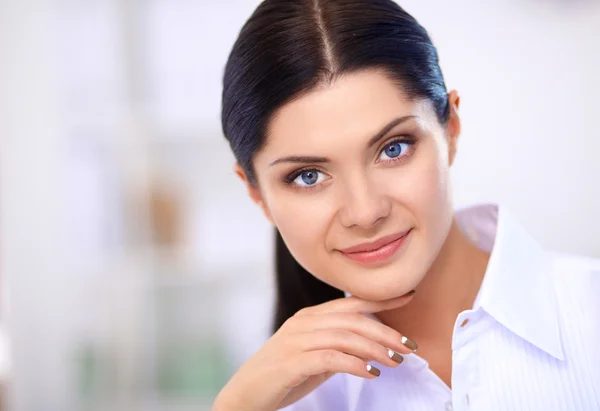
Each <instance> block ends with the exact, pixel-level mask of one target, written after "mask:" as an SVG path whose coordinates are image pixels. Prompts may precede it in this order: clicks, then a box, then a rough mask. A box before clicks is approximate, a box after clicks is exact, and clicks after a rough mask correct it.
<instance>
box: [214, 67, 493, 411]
mask: <svg viewBox="0 0 600 411" xmlns="http://www.w3.org/2000/svg"><path fill="white" fill-rule="evenodd" d="M448 96H449V101H450V105H451V111H450V119H449V121H448V123H447V124H446V125H442V124H440V123H439V121H438V119H437V117H436V115H435V112H434V111H433V107H432V105H431V104H430V103H429V102H428V101H427V100H423V99H414V100H411V99H408V98H407V97H406V96H405V95H404V94H403V92H402V89H401V88H400V87H399V86H398V85H397V84H396V83H395V82H393V81H392V80H391V79H389V78H388V77H387V76H386V75H385V73H384V72H382V71H377V70H371V71H363V72H358V73H353V74H348V75H344V76H341V77H339V78H338V79H336V80H335V81H334V82H333V83H332V84H326V85H322V86H321V87H319V88H317V89H315V90H313V91H311V92H309V93H307V94H304V95H302V96H301V97H299V98H297V99H295V100H294V101H292V102H290V103H288V104H286V105H285V106H283V107H282V108H281V109H280V110H278V111H277V112H276V113H275V115H274V116H273V118H272V119H271V121H270V124H269V127H268V129H267V143H266V144H265V145H264V147H263V148H262V149H261V150H260V151H259V152H257V153H256V155H255V158H254V170H255V175H256V177H257V183H256V184H251V183H250V182H249V181H248V179H247V178H246V176H245V174H244V172H243V170H242V169H241V168H240V167H239V166H236V172H237V174H238V175H239V176H240V178H241V179H242V180H243V181H244V182H245V184H246V187H247V189H248V193H249V195H250V197H251V198H252V199H253V200H254V201H255V202H256V203H257V204H258V205H259V206H260V207H261V209H262V210H263V212H264V214H265V216H266V218H267V219H269V221H270V222H271V223H272V224H273V225H275V226H276V227H277V228H278V230H279V232H280V233H281V235H282V237H283V239H284V241H285V243H286V245H287V246H288V248H289V250H290V251H291V253H292V254H293V255H294V257H295V258H296V260H297V261H298V262H299V263H300V264H301V265H302V266H303V267H304V268H306V269H307V270H308V271H309V272H310V273H311V274H313V275H314V276H315V277H317V278H319V279H321V280H322V281H324V282H326V283H328V284H330V285H332V286H334V287H336V288H338V289H341V290H344V291H347V292H349V293H350V294H352V295H353V297H352V298H346V299H342V300H336V301H333V302H330V303H327V304H324V305H322V306H318V307H315V308H314V310H315V311H313V312H310V315H308V316H306V317H303V315H304V314H303V313H300V317H303V320H304V321H307V320H306V319H307V318H310V321H309V322H310V325H308V324H307V323H306V322H305V323H303V325H302V326H299V325H298V321H297V318H296V317H297V316H294V317H293V318H292V319H291V321H289V323H290V324H291V325H289V324H288V323H286V324H284V327H282V328H283V331H281V330H280V331H281V332H278V333H276V334H275V335H274V336H273V337H272V338H271V339H270V340H269V342H267V344H265V347H263V348H262V349H261V350H260V351H259V353H257V355H256V356H255V357H253V358H252V359H251V360H250V361H249V362H248V364H249V365H247V366H244V367H242V369H241V370H240V371H238V373H237V374H236V375H235V376H234V378H232V381H230V383H229V384H228V386H226V387H225V389H224V390H223V392H222V394H220V396H219V398H220V401H218V402H217V404H220V406H221V408H217V409H223V410H225V409H234V408H235V407H240V406H241V404H242V403H244V404H248V402H249V403H253V400H257V399H258V398H260V397H259V395H262V398H263V400H262V403H260V404H259V405H257V407H256V408H252V406H247V405H245V407H246V408H245V409H256V410H258V409H277V408H278V407H280V406H282V405H286V404H289V403H292V402H294V401H295V400H297V399H298V398H300V397H302V396H303V395H306V394H307V393H308V392H310V391H311V390H312V389H314V388H315V387H316V386H318V385H319V384H320V383H322V382H323V381H324V380H325V379H326V378H328V377H329V376H331V375H333V373H335V372H349V373H352V374H355V375H361V376H363V377H365V378H372V376H371V375H370V374H368V373H366V374H365V372H364V368H363V369H362V370H361V369H360V368H361V367H364V365H365V364H366V361H370V358H371V357H373V359H375V358H377V359H378V360H379V361H380V363H382V364H384V365H386V366H394V365H396V364H394V363H390V361H387V362H386V359H385V358H383V359H381V356H382V355H384V354H385V353H386V347H387V348H392V349H394V350H396V351H399V352H402V353H406V352H410V350H408V351H407V350H406V347H403V346H402V345H401V344H400V345H399V344H397V342H398V340H399V338H400V337H401V336H402V335H409V336H410V338H411V339H412V340H415V341H416V342H418V344H419V355H420V356H421V357H423V358H424V359H425V360H427V361H428V362H429V364H430V368H431V369H432V370H433V371H434V372H435V373H436V374H437V375H438V376H439V377H440V378H441V379H442V381H444V382H445V383H446V384H447V385H448V386H450V385H451V369H452V363H451V359H452V355H451V354H452V353H451V340H452V333H453V327H454V322H455V320H456V317H457V315H458V314H459V313H460V312H461V311H464V310H466V309H469V308H471V306H472V304H473V301H474V299H475V296H476V294H477V292H478V290H479V287H480V284H481V281H482V279H483V275H484V273H485V268H486V266H487V261H488V258H489V256H488V255H487V254H486V253H484V252H483V251H481V250H479V249H478V248H477V247H475V246H474V245H472V244H471V243H470V242H469V241H468V240H467V239H466V237H465V235H464V234H463V233H462V232H461V231H460V229H459V228H458V225H457V223H456V221H455V219H454V215H453V206H452V192H451V191H452V190H451V184H450V167H451V165H452V163H453V161H454V158H455V155H456V150H457V141H458V136H459V134H460V119H459V116H458V106H459V100H460V99H459V97H458V94H457V93H456V91H452V92H450V93H449V95H448ZM398 119H400V120H399V121H397V122H398V124H396V125H395V126H393V127H392V128H391V129H389V130H387V131H386V132H385V133H383V134H382V135H381V136H380V137H381V138H380V139H378V140H377V141H373V140H374V137H375V136H377V135H378V134H380V132H381V131H382V130H384V129H385V128H386V126H387V125H389V124H390V123H392V122H394V120H398ZM398 139H400V140H401V141H403V142H402V143H400V145H396V146H395V147H396V149H397V150H400V155H399V156H398V157H394V158H392V157H390V156H389V155H388V154H386V151H385V148H386V147H390V146H391V145H392V144H393V142H394V141H396V140H398ZM387 153H389V151H388V152H387ZM291 156H302V157H319V158H321V160H323V161H321V160H319V161H311V162H309V163H306V164H305V163H302V164H300V163H298V162H297V161H295V160H290V159H289V157H291ZM286 158H288V159H287V160H286ZM299 169H304V170H305V169H310V170H313V173H317V174H316V175H317V176H318V178H317V182H316V184H313V185H307V184H306V182H305V181H304V180H303V178H302V175H300V176H299V177H296V174H294V173H295V172H297V171H298V170H299ZM290 175H291V177H290ZM305 177H306V174H305ZM286 178H287V181H286ZM290 180H293V181H290ZM407 230H411V231H410V234H409V235H408V236H407V238H406V240H405V242H404V244H403V246H402V247H401V248H400V249H399V251H398V252H397V253H396V254H395V255H394V256H392V258H390V259H389V260H386V261H384V262H382V263H377V264H370V265H363V264H359V263H357V262H356V261H354V260H352V259H350V258H348V257H347V256H346V255H344V254H343V253H342V252H341V251H340V250H343V249H345V248H348V247H351V246H355V245H358V244H362V243H365V242H372V241H375V240H377V239H380V238H381V237H384V236H387V235H390V234H394V233H399V232H405V231H407ZM411 290H416V293H415V294H414V295H413V296H412V297H401V296H403V295H405V294H406V293H408V292H409V291H411ZM344 300H347V301H344ZM335 304H338V305H335ZM352 304H355V305H352ZM361 304H384V305H385V304H391V305H389V306H386V307H383V306H370V307H369V308H370V311H369V312H372V313H377V316H378V317H379V319H380V320H381V321H382V322H383V325H382V326H383V327H386V328H385V330H386V331H385V333H388V334H387V338H386V339H384V340H385V341H382V338H380V337H377V336H374V335H373V334H372V333H369V332H367V330H366V329H365V328H360V326H355V325H352V324H353V323H352V322H344V321H346V320H347V318H345V317H344V316H343V315H342V316H340V315H341V314H340V310H341V312H342V313H344V314H345V315H351V314H352V315H354V317H353V321H355V322H357V323H358V322H360V321H359V317H362V316H360V314H358V313H363V312H365V307H363V306H361ZM340 307H342V308H340ZM357 314H358V315H357ZM327 316H329V317H328V318H330V322H329V323H327V325H324V324H325V323H324V322H323V321H324V320H323V318H324V317H327ZM333 317H335V319H332V318H333ZM342 317H344V319H342ZM369 322H371V323H373V324H377V322H375V321H373V320H369ZM361 324H362V322H361ZM286 327H287V328H286ZM321 327H322V328H325V329H326V330H327V332H334V331H335V332H339V331H342V332H343V333H346V332H350V333H351V334H352V335H353V336H354V335H356V336H357V338H356V339H354V340H352V341H355V342H356V345H355V346H352V347H347V346H344V347H342V346H341V345H340V344H341V343H340V341H337V340H336V339H335V338H334V337H332V336H331V335H329V334H328V335H329V338H327V337H326V336H324V335H318V333H319V332H320V331H317V330H321V329H322V328H321ZM353 327H354V328H353ZM357 327H358V328H357ZM365 327H366V326H365ZM380 331H381V332H383V330H380ZM298 335H300V336H301V337H298ZM293 336H294V337H293ZM346 337H347V338H346V340H347V341H349V338H350V337H349V336H348V335H346ZM297 338H300V339H301V340H302V341H303V343H301V344H299V346H301V347H300V348H298V351H295V352H294V353H290V352H289V351H286V350H287V348H285V347H286V346H289V345H290V343H289V341H290V340H294V339H297ZM317 341H319V342H318V343H317ZM373 342H376V343H377V344H376V345H369V344H372V343H373ZM386 344H392V345H386ZM359 346H361V347H363V349H362V351H361V350H359V349H358V348H356V347H359ZM366 346H369V347H370V349H368V350H366V351H365V347H366ZM353 347H354V348H353ZM323 351H327V352H329V351H334V352H336V353H339V355H340V356H341V355H343V356H345V357H338V356H337V355H338V354H335V355H333V357H335V359H334V360H332V359H328V360H327V361H329V362H330V363H331V364H330V365H331V366H330V367H329V368H325V369H323V368H319V366H320V365H318V364H317V365H313V367H317V368H318V369H313V370H308V369H306V367H308V365H306V364H310V363H311V360H309V359H307V357H306V356H307V355H309V354H310V353H315V352H323ZM359 351H360V352H359ZM283 352H286V355H287V356H286V357H285V358H288V357H292V359H293V358H295V359H297V361H298V363H295V364H294V365H293V366H290V365H291V364H289V363H286V365H287V366H290V367H283V366H282V365H279V366H278V365H276V364H281V363H282V362H285V361H286V360H283V358H284V357H283V354H282V353H283ZM327 355H329V354H327ZM346 357H352V358H355V360H359V359H360V364H359V363H358V362H355V363H353V364H352V365H350V364H349V363H350V362H352V361H355V360H349V359H348V358H346ZM259 358H260V360H259ZM300 358H303V361H300ZM328 358H329V357H328ZM342 358H344V359H342ZM338 360H339V361H341V362H339V363H338V362H336V361H338ZM388 360H389V358H388ZM289 361H291V360H289ZM344 361H348V362H347V363H344ZM316 362H318V361H316V360H314V359H313V360H312V363H313V364H316ZM342 363H344V364H345V365H341V364H342ZM265 364H267V365H265ZM268 364H270V367H271V368H269V365H268ZM333 364H336V365H335V366H334V365H333ZM303 367H304V368H303ZM344 367H346V368H344ZM265 369H270V371H264V373H265V374H264V375H265V378H271V377H274V379H275V380H277V379H279V380H282V381H285V383H283V384H282V385H279V386H277V384H275V385H276V387H270V388H265V386H264V385H263V386H260V384H259V383H257V382H256V381H257V380H260V378H257V375H261V372H263V371H261V370H265ZM290 373H291V374H290ZM294 373H295V374H294ZM252 381H254V382H252ZM271 381H273V379H271ZM257 384H258V385H257ZM249 392H255V393H257V394H254V396H252V395H250V394H248V393H249ZM258 393H260V394H258ZM250 397H251V398H250ZM225 398H226V399H228V401H226V400H225ZM233 398H235V399H238V400H239V399H240V398H243V399H244V401H245V402H242V401H241V400H239V401H238V402H237V403H235V404H233V403H232V402H231V401H233V400H232V399H233ZM264 398H267V399H266V400H265V399H264ZM226 402H228V404H227V405H226V404H225V403H226ZM260 407H263V408H260ZM235 409H237V408H235ZM240 409H241V408H240Z"/></svg>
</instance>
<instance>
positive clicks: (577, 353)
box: [285, 205, 600, 411]
mask: <svg viewBox="0 0 600 411" xmlns="http://www.w3.org/2000/svg"><path fill="white" fill-rule="evenodd" d="M456 217H457V221H458V223H459V224H460V226H461V228H462V230H463V231H464V232H465V234H466V235H467V236H468V237H469V238H470V239H471V241H473V242H474V243H475V244H477V245H478V246H479V247H480V248H482V249H484V250H486V251H490V252H491V256H490V260H489V263H488V267H487V270H486V273H485V277H484V280H483V282H482V285H481V288H480V290H479V293H478V295H477V298H476V300H475V303H474V304H473V307H472V309H471V310H467V311H463V312H462V313H460V314H459V315H458V317H457V318H456V322H455V324H454V333H453V337H452V390H451V389H450V388H448V386H447V385H446V384H445V383H444V382H442V381H441V380H440V379H439V378H438V377H437V376H436V375H435V374H434V373H433V372H432V371H431V370H430V369H429V367H428V364H427V362H426V361H425V360H423V359H422V358H420V357H419V356H418V355H417V354H409V355H405V359H404V362H403V363H402V364H401V365H400V366H399V367H396V368H387V367H383V366H381V365H377V366H378V367H379V368H381V376H379V377H378V378H376V379H373V380H366V379H363V378H360V377H356V376H352V375H348V374H336V375H334V376H333V377H332V378H330V379H329V380H328V381H326V382H325V383H324V384H323V385H321V386H320V387H318V388H317V389H316V390H315V391H313V392H312V393H310V394H309V395H307V396H306V397H304V398H303V399H301V400H299V401H298V402H296V403H295V404H292V405H290V406H288V407H286V408H285V410H286V411H391V410H398V411H400V410H402V411H404V410H406V411H430V410H439V411H452V410H454V411H467V410H481V411H494V410H498V411H500V410H501V411H509V410H531V411H552V410H556V411H593V410H600V260H594V259H591V258H586V257H579V256H573V255H565V254H557V253H553V252H549V251H546V250H544V249H543V248H542V247H541V246H540V245H539V244H538V243H537V242H536V241H534V240H533V239H532V238H531V237H530V236H529V235H528V234H527V233H526V231H525V230H524V229H523V228H522V226H521V225H520V224H519V223H518V222H517V221H516V219H515V218H514V217H513V216H512V215H511V214H510V213H509V211H507V209H506V208H505V207H502V206H496V205H480V206H475V207H471V208H468V209H464V210H461V211H458V212H457V213H456ZM372 318H374V319H376V317H372ZM465 320H468V321H465Z"/></svg>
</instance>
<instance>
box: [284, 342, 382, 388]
mask: <svg viewBox="0 0 600 411" xmlns="http://www.w3.org/2000/svg"><path fill="white" fill-rule="evenodd" d="M285 369H287V370H289V374H288V376H287V377H286V379H287V381H285V384H286V385H287V387H289V388H294V387H296V386H298V385H300V384H301V383H302V382H304V381H306V379H307V378H309V377H311V376H313V375H319V374H322V373H327V372H331V373H336V374H337V373H340V372H343V373H347V374H352V375H356V376H357V377H362V378H367V379H373V378H376V377H377V376H378V375H379V374H380V372H381V371H380V370H379V369H378V368H377V367H374V366H371V365H370V364H368V363H367V362H365V361H363V360H361V359H360V358H358V357H355V356H353V355H349V354H346V353H343V352H341V351H337V350H330V349H327V350H317V351H307V352H304V353H302V354H300V355H297V356H294V357H293V358H292V359H290V360H288V361H287V363H286V367H285ZM369 370H370V371H369Z"/></svg>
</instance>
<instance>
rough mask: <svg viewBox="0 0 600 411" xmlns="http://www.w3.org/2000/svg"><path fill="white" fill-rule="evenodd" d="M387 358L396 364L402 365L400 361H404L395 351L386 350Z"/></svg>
mask: <svg viewBox="0 0 600 411" xmlns="http://www.w3.org/2000/svg"><path fill="white" fill-rule="evenodd" d="M388 356H389V357H390V358H391V359H392V360H394V361H396V362H397V363H398V364H402V361H404V357H403V356H401V355H400V354H398V353H397V352H396V351H394V350H389V349H388Z"/></svg>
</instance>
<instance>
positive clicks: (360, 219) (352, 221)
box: [339, 176, 392, 229]
mask: <svg viewBox="0 0 600 411" xmlns="http://www.w3.org/2000/svg"><path fill="white" fill-rule="evenodd" d="M341 204H342V207H341V208H340V211H339V218H340V221H341V223H342V225H344V226H345V227H348V228H351V227H358V228H362V229H369V228H372V227H374V226H376V225H377V224H378V223H379V222H381V221H383V220H385V218H386V217H388V216H389V214H390V211H391V208H392V204H391V200H390V198H389V197H388V196H387V195H386V194H385V192H384V191H383V190H382V189H381V188H380V187H379V186H378V184H377V183H376V182H374V181H370V180H369V178H368V176H360V177H358V176H355V178H353V181H352V182H351V183H349V184H348V185H347V187H346V190H345V195H344V196H343V199H342V203H341Z"/></svg>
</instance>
